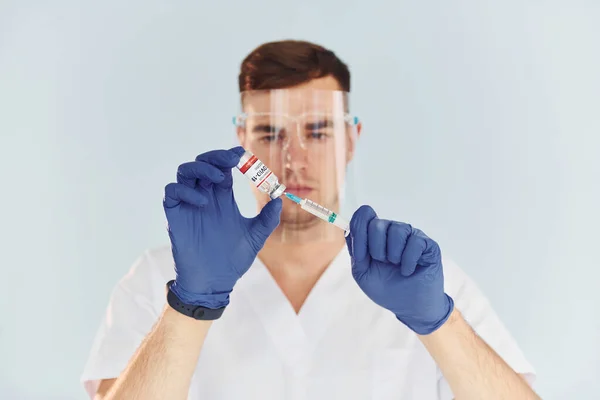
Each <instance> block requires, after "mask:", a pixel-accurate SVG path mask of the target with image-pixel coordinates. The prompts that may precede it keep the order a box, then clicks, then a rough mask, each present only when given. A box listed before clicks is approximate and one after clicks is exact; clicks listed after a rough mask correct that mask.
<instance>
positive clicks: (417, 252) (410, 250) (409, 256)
mask: <svg viewBox="0 0 600 400" xmlns="http://www.w3.org/2000/svg"><path fill="white" fill-rule="evenodd" d="M426 248H427V243H426V242H425V239H424V238H423V237H421V236H419V235H415V234H414V233H411V234H410V236H409V237H408V240H407V241H406V246H405V247H404V251H403V252H402V257H401V259H400V273H401V274H402V275H403V276H411V275H412V274H413V273H414V272H415V269H416V268H417V263H418V261H419V259H420V258H421V255H423V252H424V251H425V249H426Z"/></svg>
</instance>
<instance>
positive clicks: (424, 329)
mask: <svg viewBox="0 0 600 400" xmlns="http://www.w3.org/2000/svg"><path fill="white" fill-rule="evenodd" d="M444 296H446V304H447V310H446V313H445V314H444V315H443V316H442V318H440V319H439V320H437V321H436V322H434V323H423V322H421V321H407V319H406V318H402V319H400V318H399V317H398V316H397V315H396V318H398V320H399V321H400V322H402V323H403V324H404V325H406V326H407V327H409V328H410V329H411V330H412V331H413V332H415V333H416V334H417V335H429V334H430V333H433V332H435V331H437V330H438V329H439V328H440V327H441V326H442V325H444V323H446V321H447V320H448V318H450V314H452V311H454V300H453V299H452V297H450V296H448V295H447V294H446V293H444Z"/></svg>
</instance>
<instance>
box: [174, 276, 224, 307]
mask: <svg viewBox="0 0 600 400" xmlns="http://www.w3.org/2000/svg"><path fill="white" fill-rule="evenodd" d="M167 285H168V287H169V290H170V291H171V292H172V293H173V294H174V295H175V296H177V298H178V299H179V300H180V301H181V302H182V303H184V304H187V305H190V306H201V307H205V308H210V309H218V308H223V307H226V306H227V305H229V294H230V293H231V291H228V292H222V293H211V294H198V293H191V292H188V291H187V290H185V289H184V288H183V287H182V286H181V285H180V284H178V283H177V280H174V281H170V282H169V283H168V284H167Z"/></svg>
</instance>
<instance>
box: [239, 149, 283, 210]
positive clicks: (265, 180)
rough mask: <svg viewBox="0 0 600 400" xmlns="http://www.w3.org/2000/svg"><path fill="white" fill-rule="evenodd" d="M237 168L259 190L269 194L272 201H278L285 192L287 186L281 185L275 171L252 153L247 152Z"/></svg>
mask: <svg viewBox="0 0 600 400" xmlns="http://www.w3.org/2000/svg"><path fill="white" fill-rule="evenodd" d="M237 168H238V169H239V170H240V172H241V173H242V174H244V176H246V178H248V179H249V180H251V181H252V182H253V183H254V186H256V187H257V188H258V190H260V191H261V192H264V193H267V194H268V195H269V197H270V198H271V199H276V198H277V197H279V196H281V195H282V194H283V193H284V192H285V185H283V184H281V183H279V179H278V178H277V176H275V174H274V173H273V171H271V170H270V169H269V168H268V167H267V166H266V165H265V164H264V163H263V162H262V161H260V160H259V159H258V158H257V157H256V156H255V155H254V154H252V153H251V152H249V151H246V152H245V153H244V154H243V155H242V157H240V162H239V163H238V165H237Z"/></svg>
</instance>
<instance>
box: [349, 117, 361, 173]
mask: <svg viewBox="0 0 600 400" xmlns="http://www.w3.org/2000/svg"><path fill="white" fill-rule="evenodd" d="M361 132H362V122H359V123H358V124H356V129H355V130H354V132H351V133H350V135H348V148H347V151H346V153H347V154H346V164H349V163H350V161H352V159H353V158H354V152H355V151H356V144H357V142H358V139H359V138H360V133H361Z"/></svg>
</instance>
